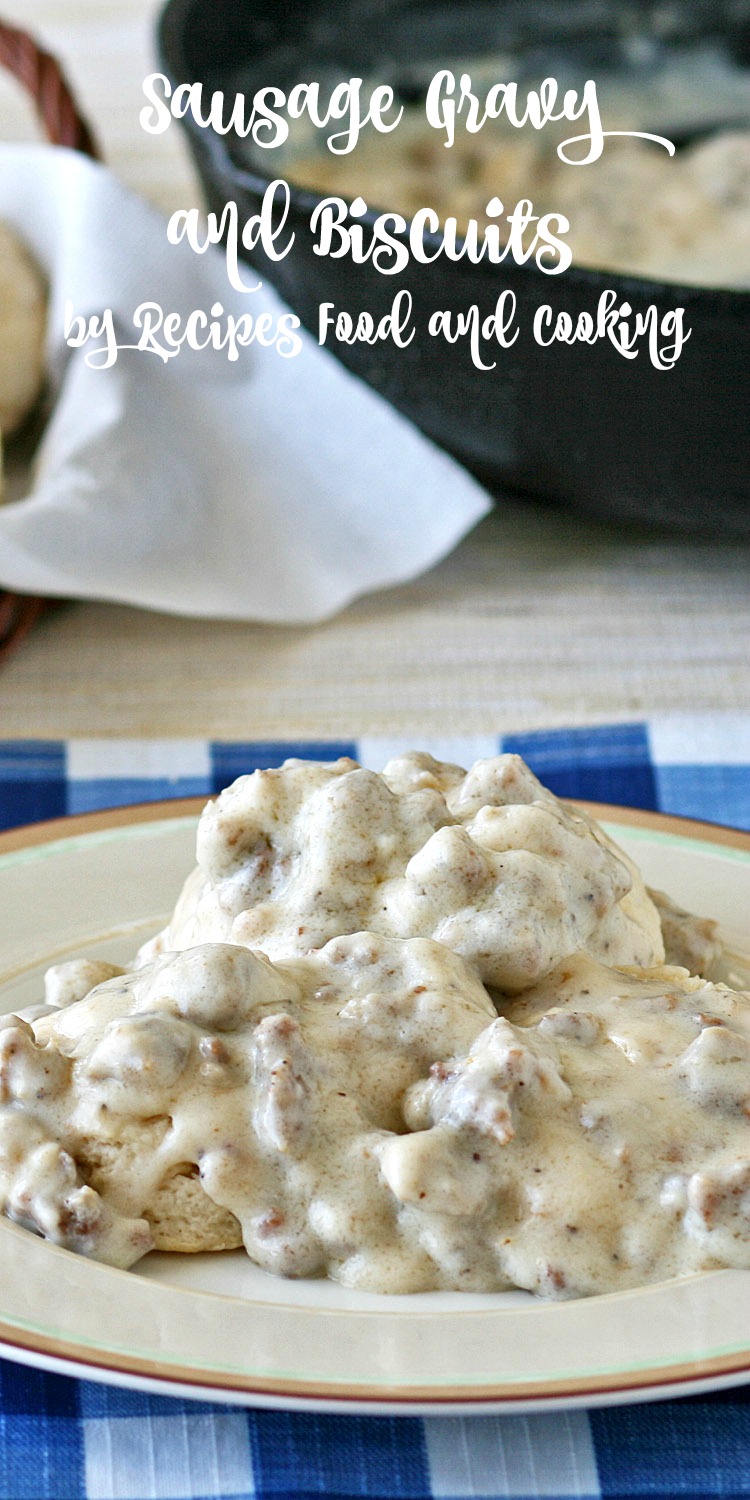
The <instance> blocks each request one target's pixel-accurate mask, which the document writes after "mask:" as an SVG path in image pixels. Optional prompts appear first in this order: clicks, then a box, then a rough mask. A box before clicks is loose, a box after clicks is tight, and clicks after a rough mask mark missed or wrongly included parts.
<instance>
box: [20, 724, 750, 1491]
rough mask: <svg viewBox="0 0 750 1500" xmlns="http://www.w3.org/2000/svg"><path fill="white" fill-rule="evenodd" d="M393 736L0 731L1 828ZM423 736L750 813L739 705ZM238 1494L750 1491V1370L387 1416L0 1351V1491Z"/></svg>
mask: <svg viewBox="0 0 750 1500" xmlns="http://www.w3.org/2000/svg"><path fill="white" fill-rule="evenodd" d="M423 743H424V742H423ZM402 748H405V747H404V746H402V745H401V744H397V743H395V742H392V741H391V742H386V741H385V740H362V739H360V740H356V739H353V740H351V741H347V742H346V743H341V742H336V743H333V742H327V743H325V744H311V743H309V742H307V743H304V744H300V743H285V744H279V743H272V744H269V743H264V744H259V743H247V744H237V743H225V742H211V743H208V742H206V741H202V740H201V741H197V740H189V741H187V740H171V741H153V740H149V741H144V740H128V741H117V740H76V741H69V742H67V743H63V742H51V741H44V742H40V741H26V742H24V741H12V742H10V741H6V742H1V741H0V826H3V827H11V826H14V825H16V824H19V823H23V822H30V821H33V820H35V819H42V818H49V817H57V816H60V815H64V814H66V813H74V812H83V811H86V810H89V809H94V808H101V807H106V806H112V805H114V804H117V803H126V802H134V801H147V800H149V799H154V798H161V797H171V796H187V795H192V794H199V795H200V794H207V793H210V792H213V791H215V790H217V789H218V788H220V787H221V786H223V785H225V784H226V782H228V781H229V780H231V779H232V777H234V776H235V775H237V774H239V773H240V772H242V771H247V770H251V769H253V768H254V767H256V766H259V765H273V764H278V763H279V762H280V761H281V760H282V759H283V758H284V757H285V756H287V755H307V756H310V755H312V756H314V757H317V758H325V759H328V758H330V757H331V756H332V755H337V754H351V755H354V756H356V757H357V758H358V759H361V760H363V761H364V762H365V763H367V764H369V765H372V766H376V767H377V766H380V765H382V764H383V762H384V761H385V759H386V758H387V757H388V755H389V754H391V753H394V752H395V751H397V750H399V749H402ZM424 748H426V749H429V750H432V751H433V753H435V754H437V755H439V756H441V757H443V758H446V759H452V760H457V761H459V762H463V763H464V764H465V763H466V762H467V761H470V760H472V759H473V758H475V757H476V756H478V755H482V754H490V753H496V752H497V751H498V750H500V749H503V750H507V749H513V750H518V751H520V752H521V753H522V754H523V755H524V756H525V757H526V758H527V759H528V761H529V762H530V764H531V765H532V766H533V767H534V769H535V770H536V771H537V773H538V774H539V775H540V776H541V778H542V780H544V781H545V782H546V783H547V785H549V786H550V787H551V788H552V789H553V790H554V791H556V792H559V793H561V794H563V795H566V796H574V797H575V796H578V797H583V798H587V799H591V800H595V801H604V802H614V803H621V804H629V805H633V806H639V807H646V808H656V809H660V810H662V811H665V812H675V813H681V814H686V815H688V816H693V817H698V818H706V819H709V820H711V821H714V822H719V823H729V824H734V825H735V826H739V827H743V828H750V715H741V714H736V715H722V716H719V717H718V718H713V719H711V720H709V719H707V718H703V717H694V718H692V717H691V718H688V717H680V718H674V717H672V718H663V719H660V718H658V717H657V718H654V719H652V720H650V721H649V722H648V723H632V724H617V725H610V726H600V727H596V728H590V729H576V730H570V731H566V730H555V731H552V732H549V733H528V734H506V735H503V736H502V737H488V736H485V737H474V738H466V739H455V738H454V739H445V740H440V741H436V740H434V739H431V740H430V741H429V742H426V743H424ZM740 1315H741V1309H738V1316H740ZM749 1315H750V1314H749ZM250 1496H257V1497H259V1500H312V1497H313V1496H330V1497H333V1500H358V1497H372V1500H401V1497H404V1500H432V1497H434V1500H465V1497H466V1500H468V1497H483V1500H495V1497H501V1496H502V1497H513V1500H534V1497H542V1496H544V1497H549V1500H563V1497H594V1496H602V1497H609V1500H631V1497H632V1500H635V1497H638V1500H640V1497H644V1500H645V1497H651V1500H675V1497H678V1496H685V1497H690V1500H702V1497H719V1496H721V1497H724V1500H731V1497H739V1496H750V1386H746V1387H739V1388H735V1389H733V1390H730V1391H725V1392H721V1393H716V1394H713V1395H708V1396H692V1397H687V1398H685V1399H683V1400H680V1401H661V1402H654V1403H645V1404H632V1405H625V1406H614V1407H611V1408H606V1409H597V1410H591V1411H584V1410H579V1411H570V1412H565V1411H555V1412H552V1413H549V1414H547V1413H534V1414H530V1415H528V1416H524V1415H503V1416H498V1417H494V1416H480V1417H473V1416H472V1417H453V1416H441V1417H431V1418H424V1419H422V1418H414V1417H401V1418H389V1417H376V1416H352V1415H346V1416H338V1415H320V1414H303V1413H299V1412H295V1413H291V1412H285V1411H258V1410H253V1409H248V1410H244V1409H240V1408H237V1407H229V1406H225V1405H221V1404H218V1403H216V1404H205V1403H198V1402H186V1401H183V1400H181V1399H177V1398H169V1397H157V1396H152V1395H146V1394H141V1393H138V1392H133V1391H128V1390H121V1389H117V1388H110V1387H107V1386H104V1385H98V1384H94V1383H89V1382H87V1381H77V1380H72V1379H69V1378H64V1377H62V1376H56V1375H50V1374H45V1373H42V1372H40V1371H37V1370H33V1369H26V1368H24V1367H22V1366H20V1365H16V1364H13V1363H10V1362H7V1361H0V1500H64V1497H65V1500H67V1497H70V1500H78V1497H87V1500H230V1497H231V1500H237V1497H243V1500H244V1497H250Z"/></svg>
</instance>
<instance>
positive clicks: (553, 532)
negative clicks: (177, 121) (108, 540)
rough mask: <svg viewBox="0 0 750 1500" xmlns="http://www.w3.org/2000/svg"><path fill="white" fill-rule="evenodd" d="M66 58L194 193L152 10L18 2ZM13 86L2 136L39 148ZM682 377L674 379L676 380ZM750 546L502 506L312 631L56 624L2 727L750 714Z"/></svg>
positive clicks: (348, 726)
mask: <svg viewBox="0 0 750 1500" xmlns="http://www.w3.org/2000/svg"><path fill="white" fill-rule="evenodd" d="M3 11H4V15H5V16H6V18H7V19H8V20H10V21H14V22H16V23H18V24H22V25H25V26H26V27H28V28H29V29H31V30H33V31H35V32H36V33H37V35H38V36H39V38H40V39H41V40H42V41H43V43H44V44H45V46H47V48H48V49H49V50H51V51H52V52H54V53H55V55H56V56H57V57H58V58H59V59H60V60H61V61H62V62H63V63H64V65H65V67H66V70H67V72H68V74H69V76H70V78H71V80H72V82H73V84H74V86H75V89H76V92H77V94H78V96H79V99H80V102H81V104H82V106H83V108H84V110H85V112H86V114H87V116H88V117H89V118H90V120H91V121H92V123H93V124H94V126H95V128H96V131H97V133H98V135H99V138H100V140H101V143H102V148H103V153H104V156H105V158H106V160H107V162H108V163H109V164H110V166H111V167H112V168H113V169H114V170H115V171H116V172H118V173H119V174H120V176H121V177H122V178H123V179H124V180H125V181H127V182H128V183H129V184H131V185H132V186H134V187H136V188H137V189H138V190H140V191H141V192H142V193H144V194H145V195H146V196H147V197H149V198H150V199H152V200H153V201H154V202H155V203H157V204H158V205H159V206H160V207H161V208H163V209H164V210H165V211H169V210H171V209H173V208H175V207H177V206H179V205H180V204H183V205H184V204H191V203H195V202H197V201H199V198H200V194H199V190H198V187H197V185H196V181H195V178H194V174H193V171H192V168H191V165H190V163H189V161H188V158H187V154H186V151H185V148H184V145H183V141H182V136H181V133H180V131H179V130H178V128H177V126H173V127H172V128H171V129H170V130H168V131H167V132H166V134H165V135H163V136H160V137H148V136H146V135H145V134H144V132H143V131H142V130H141V129H140V126H139V123H138V112H139V109H140V107H141V104H142V102H143V101H142V94H141V83H142V79H143V78H144V77H145V75H146V74H147V73H148V72H149V71H151V70H152V68H153V66H154V51H153V25H154V16H155V13H156V10H155V6H154V4H153V0H15V3H13V0H9V3H7V4H6V5H4V7H3ZM35 135H36V127H35V123H34V120H33V117H32V112H31V109H30V107H29V105H28V103H27V101H26V100H25V99H24V96H23V95H22V93H21V91H20V89H19V87H18V86H17V85H16V84H15V83H14V82H12V81H11V80H9V79H7V78H0V138H4V139H21V138H34V137H35ZM664 378H665V379H668V378H669V376H668V374H665V377H664ZM749 563H750V547H748V546H747V545H742V544H737V543H729V542H727V543H718V542H715V541H713V540H712V539H706V538H701V539H697V538H690V539H687V540H674V539H672V538H669V537H665V536H664V535H655V534H653V533H652V534H647V533H644V532H639V531H626V532H623V531H622V530H618V529H617V528H615V527H614V526H612V527H610V526H607V525H604V524H601V523H600V522H598V521H588V520H587V519H585V518H581V517H579V516H572V515H570V514H566V513H563V512H556V511H552V510H547V509H543V508H541V507H538V506H535V505H533V504H530V503H525V502H521V501H518V500H511V499H508V500H503V501H501V502H500V503H499V505H498V507H497V510H496V511H495V513H494V514H493V515H492V516H491V517H490V518H489V519H488V520H486V521H485V522H483V523H482V524H481V525H480V526H479V527H478V528H477V529H476V531H475V532H474V533H473V534H472V535H471V536H470V537H468V538H467V539H466V540H465V541H464V542H463V544H462V545H461V546H460V547H458V549H457V550H456V551H455V552H454V553H453V554H452V556H451V557H449V558H448V559H446V560H445V561H444V562H443V563H442V564H440V565H439V566H438V567H437V568H435V569H433V570H432V571H431V572H430V573H429V574H427V575H425V576H424V577H422V578H421V579H419V580H417V581H416V582H413V583H411V584H409V585H406V586H403V587H399V588H395V589H391V590H387V591H385V592H382V593H379V594H376V595H371V596H370V597H368V598H365V599H362V600H360V601H358V602H357V603H356V604H354V605H353V606H352V607H350V608H349V609H347V610H345V611H344V612H343V613H342V614H340V615H338V616H337V617H336V618H335V619H333V620H331V621H329V622H327V623H325V624H323V625H319V626H317V627H302V628H300V627H283V628H278V627H268V626H263V625H254V624H239V625H238V624H234V623H233V624H227V623H224V622H215V623H205V622H202V621H201V622H195V621H191V620H185V619H179V618H170V617H169V616H167V615H158V614H150V613H146V612H140V611H137V610H132V609H129V608H120V607H117V606H112V605H103V604H102V605H100V604H91V603H86V604H75V605H69V606H66V607H64V608H62V609H60V610H59V611H57V612H55V613H53V614H51V615H49V616H48V617H47V618H45V619H44V621H43V622H42V623H41V624H40V625H39V626H38V627H37V629H36V630H35V632H34V634H33V635H32V637H31V638H30V639H28V640H27V641H26V642H25V644H24V645H23V647H22V648H21V650H20V651H19V652H18V653H17V655H16V656H15V658H14V659H13V660H12V661H11V662H10V663H9V664H8V665H7V666H5V667H4V668H3V670H2V673H0V731H1V732H2V733H3V734H4V735H6V736H11V737H24V736H26V735H42V736H50V735H51V736H58V735H60V736H68V735H74V736H75V735H114V736H122V735H125V736H127V735H156V736H159V735H178V736H179V735H185V734H192V735H196V734H197V735H220V736H227V737H232V736H234V737H239V738H242V737H250V738H264V737H273V736H276V737H278V736H280V735H284V736H291V737H295V736H306V737H311V738H315V737H329V736H333V737H335V736H337V735H341V734H351V733H359V734H389V733H392V734H394V735H397V736H400V737H403V736H407V737H408V736H413V737H418V736H419V735H421V734H424V735H426V734H431V735H435V734H440V733H448V734H451V733H456V732H462V733H470V734H471V733H477V734H481V733H496V732H499V731H501V730H502V729H504V728H512V729H527V728H535V727H540V726H545V725H557V724H581V725H585V724H591V723H601V722H607V721H614V720H618V719H633V718H640V717H643V716H645V715H647V714H649V713H652V712H656V711H658V712H669V711H677V712H680V711H686V710H692V709H695V708H699V709H701V710H703V711H709V712H710V711H712V710H731V709H735V708H737V707H738V706H745V705H747V704H748V703H750V652H749V651H748V649H747V641H748V638H749V635H750V632H749V630H748V627H749V626H750V587H749V582H750V566H749Z"/></svg>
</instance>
